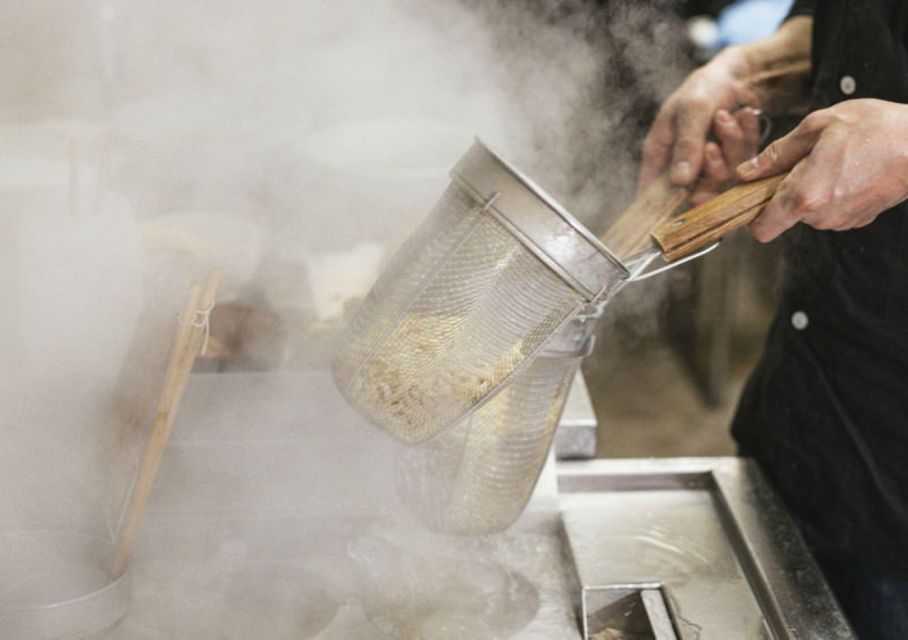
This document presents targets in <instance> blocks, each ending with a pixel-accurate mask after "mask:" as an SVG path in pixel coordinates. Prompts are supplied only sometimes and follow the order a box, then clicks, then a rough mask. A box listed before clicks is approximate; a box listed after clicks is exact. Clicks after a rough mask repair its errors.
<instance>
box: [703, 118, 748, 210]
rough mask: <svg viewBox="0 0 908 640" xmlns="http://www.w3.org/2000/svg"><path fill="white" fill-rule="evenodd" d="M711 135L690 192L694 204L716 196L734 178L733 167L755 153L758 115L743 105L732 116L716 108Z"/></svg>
mask: <svg viewBox="0 0 908 640" xmlns="http://www.w3.org/2000/svg"><path fill="white" fill-rule="evenodd" d="M712 137H713V138H714V140H715V141H713V140H710V141H709V142H707V143H706V145H705V146H704V147H703V169H702V173H701V176H700V180H699V181H698V182H697V185H696V187H695V189H694V191H693V193H692V194H691V197H690V202H691V204H694V205H698V204H702V203H703V202H706V201H707V200H709V199H710V198H712V197H714V196H716V195H718V193H719V192H720V191H722V189H723V188H724V187H726V186H727V185H729V184H730V183H732V182H735V181H736V180H737V175H736V173H735V168H736V167H737V166H738V165H739V164H741V163H742V162H744V161H745V160H749V159H751V158H753V157H754V156H755V155H757V149H758V146H759V143H760V117H759V113H758V112H757V111H756V110H755V109H751V108H750V107H745V108H744V109H739V110H738V111H737V112H735V113H734V115H732V114H730V113H729V112H728V111H726V110H725V109H719V111H717V112H716V115H715V117H714V118H713V124H712Z"/></svg>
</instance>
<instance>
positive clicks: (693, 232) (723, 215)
mask: <svg viewBox="0 0 908 640" xmlns="http://www.w3.org/2000/svg"><path fill="white" fill-rule="evenodd" d="M787 175H788V173H787V172H786V173H782V174H779V175H777V176H772V177H769V178H763V179H762V180H755V181H754V182H745V183H744V184H739V185H738V186H736V187H732V188H731V189H729V190H728V191H726V192H725V193H722V194H719V195H718V196H716V197H715V198H713V199H712V200H709V201H708V202H705V203H703V204H701V205H700V206H698V207H694V208H693V209H691V210H690V211H688V212H686V213H683V214H681V215H679V216H677V217H676V218H674V219H672V220H669V221H667V222H664V223H663V224H662V225H660V226H659V227H658V228H657V229H656V230H655V231H653V234H652V237H653V239H654V240H655V241H656V243H657V244H658V245H659V247H660V248H661V249H662V254H663V255H664V256H665V259H666V260H668V261H672V260H677V259H678V258H683V257H684V256H687V255H690V254H691V253H693V252H695V251H697V250H698V249H702V248H703V247H705V246H707V245H709V244H712V243H713V242H715V241H716V240H719V239H721V238H723V237H724V236H726V235H727V234H729V233H731V232H732V231H734V230H735V229H737V228H738V227H743V226H744V225H745V224H748V223H749V222H750V221H752V220H753V219H754V218H756V217H757V215H759V213H760V211H762V210H763V207H764V206H765V205H766V203H768V202H769V201H770V199H771V198H772V196H773V194H774V193H775V192H776V188H777V187H778V186H779V184H780V183H781V182H782V180H784V179H785V176H787Z"/></svg>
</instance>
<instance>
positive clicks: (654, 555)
mask: <svg viewBox="0 0 908 640" xmlns="http://www.w3.org/2000/svg"><path fill="white" fill-rule="evenodd" d="M559 492H560V494H561V500H562V518H563V521H564V526H565V531H566V535H567V539H568V541H569V545H570V550H571V554H572V557H573V561H574V564H575V566H576V571H577V579H578V581H579V584H580V585H581V588H582V587H589V588H604V587H609V586H616V585H617V586H624V587H628V588H633V587H634V586H635V585H636V586H637V588H640V589H643V588H652V587H653V586H658V587H659V588H661V589H662V591H663V593H664V594H665V596H666V600H667V604H668V610H669V613H670V615H671V616H672V619H673V621H674V624H675V627H676V630H677V632H678V635H679V637H680V638H682V639H684V640H687V639H694V638H698V639H704V640H705V639H708V638H731V637H734V638H742V639H747V638H780V639H795V638H797V639H807V638H811V639H817V640H819V639H823V640H827V639H830V638H853V637H854V635H853V633H852V631H851V630H850V628H849V627H848V624H847V622H846V620H845V618H844V616H843V614H842V613H841V611H840V610H839V608H838V606H837V604H836V602H835V600H834V598H833V596H832V594H831V592H830V591H829V589H828V587H827V586H826V584H825V583H824V581H823V578H822V574H821V573H820V571H819V569H818V568H817V566H816V564H815V562H814V561H813V559H812V558H811V556H810V554H809V553H808V551H807V549H806V547H805V545H804V543H803V541H802V539H801V538H800V536H799V534H798V532H797V529H796V528H795V526H794V523H793V522H792V521H791V519H790V517H789V516H788V514H787V513H786V512H785V510H784V509H783V508H782V506H781V504H780V503H779V501H778V499H777V498H776V497H775V495H774V494H773V493H772V491H771V489H770V488H769V487H768V486H767V485H766V482H765V480H764V479H763V477H762V476H761V474H760V472H759V470H758V469H757V467H756V466H755V464H754V463H752V462H750V461H747V460H742V459H737V458H705V459H663V460H657V459H654V460H596V461H589V462H574V463H563V464H562V465H561V466H560V468H559Z"/></svg>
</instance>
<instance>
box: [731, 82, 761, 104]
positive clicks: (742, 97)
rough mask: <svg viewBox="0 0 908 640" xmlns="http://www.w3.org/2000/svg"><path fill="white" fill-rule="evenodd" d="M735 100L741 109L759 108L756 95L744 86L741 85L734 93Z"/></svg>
mask: <svg viewBox="0 0 908 640" xmlns="http://www.w3.org/2000/svg"><path fill="white" fill-rule="evenodd" d="M735 99H736V100H737V102H738V104H739V105H740V106H742V107H750V108H751V109H759V108H760V99H759V98H758V97H757V93H756V92H755V91H754V90H753V89H751V88H750V87H749V86H747V85H746V84H743V83H742V85H741V86H740V87H739V88H738V89H737V91H736V92H735Z"/></svg>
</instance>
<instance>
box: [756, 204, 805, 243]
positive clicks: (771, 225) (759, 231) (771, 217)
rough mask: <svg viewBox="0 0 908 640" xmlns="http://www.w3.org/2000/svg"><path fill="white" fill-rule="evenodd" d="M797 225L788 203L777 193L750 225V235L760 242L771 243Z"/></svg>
mask: <svg viewBox="0 0 908 640" xmlns="http://www.w3.org/2000/svg"><path fill="white" fill-rule="evenodd" d="M797 223H798V219H797V218H796V217H794V216H793V215H792V213H791V204H790V201H789V200H787V199H786V198H785V197H784V194H780V193H779V192H778V191H777V192H776V195H775V196H774V197H773V199H772V200H770V201H769V204H767V205H766V206H765V207H764V208H763V211H761V212H760V215H758V216H757V217H756V218H755V219H754V220H753V222H751V223H750V225H748V226H749V228H750V233H751V235H753V237H754V238H756V239H757V240H758V241H760V242H771V241H773V240H775V239H776V238H778V237H779V236H780V235H781V234H782V233H783V232H785V231H787V230H788V229H790V228H791V227H793V226H794V225H796V224H797Z"/></svg>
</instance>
